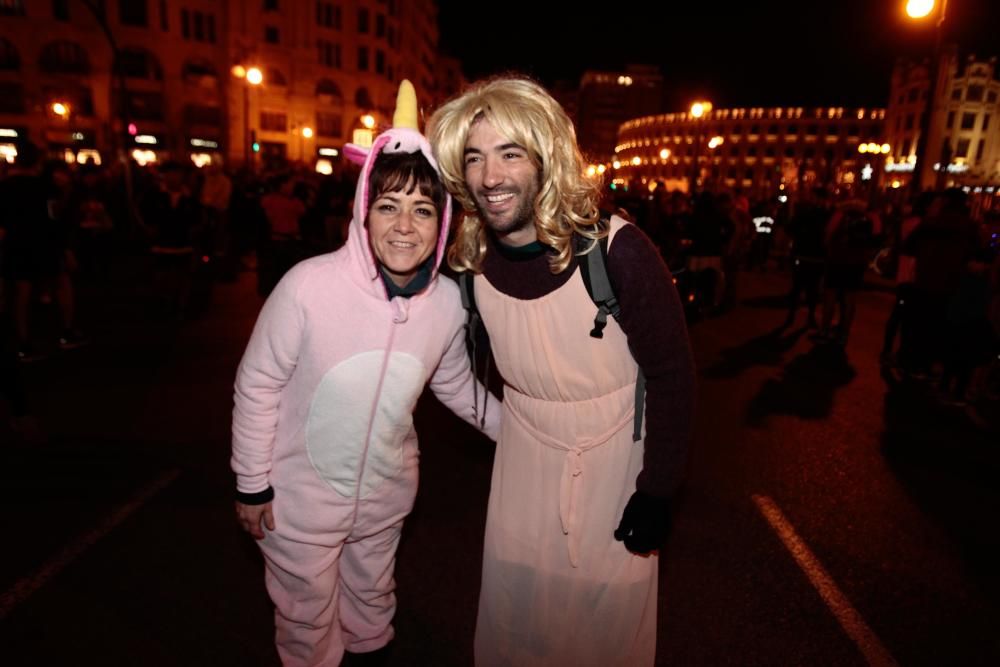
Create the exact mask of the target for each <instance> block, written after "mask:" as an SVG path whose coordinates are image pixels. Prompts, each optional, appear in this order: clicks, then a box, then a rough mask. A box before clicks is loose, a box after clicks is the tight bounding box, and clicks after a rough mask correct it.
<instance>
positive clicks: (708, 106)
mask: <svg viewBox="0 0 1000 667" xmlns="http://www.w3.org/2000/svg"><path fill="white" fill-rule="evenodd" d="M711 110H712V103H711V102H703V101H699V102H695V103H694V104H692V105H691V115H692V116H694V117H695V118H701V117H702V116H704V115H705V114H707V113H708V112H709V111H711Z"/></svg>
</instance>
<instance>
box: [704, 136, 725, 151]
mask: <svg viewBox="0 0 1000 667" xmlns="http://www.w3.org/2000/svg"><path fill="white" fill-rule="evenodd" d="M724 141H725V139H723V138H722V137H720V136H718V135H716V136H714V137H712V138H711V139H709V140H708V147H709V148H718V147H719V146H721V145H722V143H723V142H724Z"/></svg>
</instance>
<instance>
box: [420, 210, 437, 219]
mask: <svg viewBox="0 0 1000 667" xmlns="http://www.w3.org/2000/svg"><path fill="white" fill-rule="evenodd" d="M417 215H420V216H423V217H425V218H433V217H436V216H437V213H436V212H435V211H434V209H431V208H418V209H417Z"/></svg>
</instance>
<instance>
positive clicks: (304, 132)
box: [302, 127, 313, 139]
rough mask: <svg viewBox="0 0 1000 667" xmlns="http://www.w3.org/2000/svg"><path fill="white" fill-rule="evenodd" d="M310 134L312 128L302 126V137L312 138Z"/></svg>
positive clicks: (311, 133)
mask: <svg viewBox="0 0 1000 667" xmlns="http://www.w3.org/2000/svg"><path fill="white" fill-rule="evenodd" d="M312 135H313V129H312V128H311V127H303V128H302V136H303V137H305V138H306V139H312Z"/></svg>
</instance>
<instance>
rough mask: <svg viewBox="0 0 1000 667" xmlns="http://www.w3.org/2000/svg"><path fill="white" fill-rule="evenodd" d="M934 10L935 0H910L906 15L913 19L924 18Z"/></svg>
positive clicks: (907, 4)
mask: <svg viewBox="0 0 1000 667" xmlns="http://www.w3.org/2000/svg"><path fill="white" fill-rule="evenodd" d="M932 11H934V0H909V1H908V2H907V3H906V15H907V16H909V17H910V18H911V19H922V18H924V17H926V16H927V15H928V14H930V13H931V12H932Z"/></svg>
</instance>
